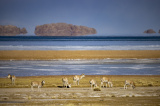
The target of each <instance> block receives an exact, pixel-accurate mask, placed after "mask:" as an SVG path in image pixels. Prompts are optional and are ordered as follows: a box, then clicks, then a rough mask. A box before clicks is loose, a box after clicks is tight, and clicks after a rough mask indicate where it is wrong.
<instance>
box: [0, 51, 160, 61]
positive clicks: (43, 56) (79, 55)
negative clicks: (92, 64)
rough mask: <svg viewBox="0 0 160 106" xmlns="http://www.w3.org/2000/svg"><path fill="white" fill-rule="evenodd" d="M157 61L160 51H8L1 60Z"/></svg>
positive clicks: (1, 56)
mask: <svg viewBox="0 0 160 106" xmlns="http://www.w3.org/2000/svg"><path fill="white" fill-rule="evenodd" d="M107 58H111V59H146V58H148V59H156V58H160V50H76V51H69V50H61V51H53V50H48V51H43V50H6V51H0V60H12V59H13V60H52V59H55V60H58V59H107Z"/></svg>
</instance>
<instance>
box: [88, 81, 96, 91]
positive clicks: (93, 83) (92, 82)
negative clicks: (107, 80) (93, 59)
mask: <svg viewBox="0 0 160 106" xmlns="http://www.w3.org/2000/svg"><path fill="white" fill-rule="evenodd" d="M89 83H90V85H91V89H92V86H94V88H95V87H97V83H96V81H95V80H94V79H91V80H90V81H89Z"/></svg>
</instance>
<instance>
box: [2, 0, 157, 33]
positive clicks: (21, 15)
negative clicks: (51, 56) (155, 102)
mask: <svg viewBox="0 0 160 106" xmlns="http://www.w3.org/2000/svg"><path fill="white" fill-rule="evenodd" d="M58 22H64V23H68V24H74V25H84V26H88V27H93V28H95V29H96V30H97V32H98V33H97V35H119V34H121V35H122V34H132V35H134V34H143V31H144V30H146V29H149V28H152V29H154V30H155V31H156V32H158V30H159V29H160V0H0V25H16V26H18V27H21V28H22V27H25V28H26V29H27V31H28V34H29V35H34V29H35V26H36V25H43V24H48V23H58Z"/></svg>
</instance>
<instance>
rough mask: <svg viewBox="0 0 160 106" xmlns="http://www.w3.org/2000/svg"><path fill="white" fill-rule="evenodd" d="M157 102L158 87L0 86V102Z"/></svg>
mask: <svg viewBox="0 0 160 106" xmlns="http://www.w3.org/2000/svg"><path fill="white" fill-rule="evenodd" d="M44 104H45V105H53V104H54V105H68V106H70V105H78V106H80V105H84V106H85V105H106V104H107V105H160V87H137V88H135V89H132V88H130V87H128V89H123V88H122V87H114V88H101V91H93V89H91V88H41V89H40V90H39V91H38V89H37V88H34V90H33V91H31V89H30V88H0V105H44Z"/></svg>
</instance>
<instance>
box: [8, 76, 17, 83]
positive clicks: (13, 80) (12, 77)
mask: <svg viewBox="0 0 160 106" xmlns="http://www.w3.org/2000/svg"><path fill="white" fill-rule="evenodd" d="M7 77H8V78H9V79H11V82H12V85H15V80H16V76H15V75H10V74H8V76H7Z"/></svg>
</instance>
